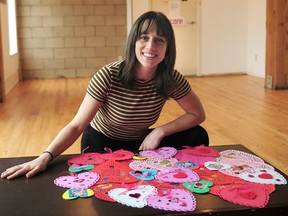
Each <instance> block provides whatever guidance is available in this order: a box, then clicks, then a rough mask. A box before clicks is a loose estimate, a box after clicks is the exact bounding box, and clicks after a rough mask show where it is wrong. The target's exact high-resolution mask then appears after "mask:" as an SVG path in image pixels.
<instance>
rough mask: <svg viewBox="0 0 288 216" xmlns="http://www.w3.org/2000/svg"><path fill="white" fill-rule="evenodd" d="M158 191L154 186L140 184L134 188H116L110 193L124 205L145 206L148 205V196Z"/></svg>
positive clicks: (109, 193)
mask: <svg viewBox="0 0 288 216" xmlns="http://www.w3.org/2000/svg"><path fill="white" fill-rule="evenodd" d="M156 193H157V189H156V188H155V187H153V186H150V185H139V186H137V187H135V188H134V189H133V188H132V189H127V188H115V189H112V190H110V191H109V192H108V195H109V196H110V197H111V198H112V199H114V200H116V201H117V202H119V203H121V204H123V205H127V206H131V207H135V208H143V207H144V206H146V205H147V197H148V196H150V195H152V194H156Z"/></svg>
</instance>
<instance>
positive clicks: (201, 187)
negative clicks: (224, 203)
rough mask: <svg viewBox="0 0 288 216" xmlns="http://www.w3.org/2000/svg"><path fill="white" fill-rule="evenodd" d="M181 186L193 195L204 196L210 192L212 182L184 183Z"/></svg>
mask: <svg viewBox="0 0 288 216" xmlns="http://www.w3.org/2000/svg"><path fill="white" fill-rule="evenodd" d="M183 186H184V187H185V188H187V189H188V190H190V191H192V192H194V193H199V194H205V193H208V192H209V191H210V187H212V186H213V182H211V181H207V180H199V181H196V182H184V183H183Z"/></svg>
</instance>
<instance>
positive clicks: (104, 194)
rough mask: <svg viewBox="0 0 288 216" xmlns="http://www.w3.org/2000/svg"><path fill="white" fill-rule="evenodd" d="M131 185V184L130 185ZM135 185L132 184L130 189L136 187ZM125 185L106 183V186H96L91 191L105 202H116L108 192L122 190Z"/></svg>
mask: <svg viewBox="0 0 288 216" xmlns="http://www.w3.org/2000/svg"><path fill="white" fill-rule="evenodd" d="M129 185H130V184H129ZM135 186H136V184H135V183H131V186H129V187H131V188H132V187H135ZM121 187H123V185H122V184H121V183H106V184H95V185H93V186H92V187H91V189H92V190H93V191H94V196H95V197H96V198H98V199H101V200H105V201H108V202H116V200H114V199H112V198H111V197H110V196H109V195H108V192H109V191H110V190H112V189H115V188H121Z"/></svg>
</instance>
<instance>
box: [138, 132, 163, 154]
mask: <svg viewBox="0 0 288 216" xmlns="http://www.w3.org/2000/svg"><path fill="white" fill-rule="evenodd" d="M163 137H164V133H163V131H162V130H161V128H160V127H158V128H155V129H154V130H152V131H151V132H150V133H149V134H148V135H147V136H146V137H145V139H144V140H143V142H142V144H141V146H140V147H139V150H150V149H156V148H158V146H159V144H160V142H161V140H162V139H163Z"/></svg>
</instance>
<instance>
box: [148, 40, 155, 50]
mask: <svg viewBox="0 0 288 216" xmlns="http://www.w3.org/2000/svg"><path fill="white" fill-rule="evenodd" d="M146 47H147V48H149V49H155V48H156V43H155V42H154V40H149V41H147V43H146Z"/></svg>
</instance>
